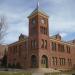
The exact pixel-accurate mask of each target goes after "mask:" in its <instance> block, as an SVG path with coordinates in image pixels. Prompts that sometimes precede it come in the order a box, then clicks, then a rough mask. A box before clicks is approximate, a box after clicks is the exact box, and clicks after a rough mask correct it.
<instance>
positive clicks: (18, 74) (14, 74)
mask: <svg viewBox="0 0 75 75" xmlns="http://www.w3.org/2000/svg"><path fill="white" fill-rule="evenodd" d="M0 75H32V74H31V73H28V72H8V71H7V72H6V71H0Z"/></svg>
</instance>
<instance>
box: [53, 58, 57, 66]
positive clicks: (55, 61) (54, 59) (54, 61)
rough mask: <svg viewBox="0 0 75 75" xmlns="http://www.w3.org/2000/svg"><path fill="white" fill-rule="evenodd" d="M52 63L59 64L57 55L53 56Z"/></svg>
mask: <svg viewBox="0 0 75 75" xmlns="http://www.w3.org/2000/svg"><path fill="white" fill-rule="evenodd" d="M52 63H53V65H57V57H52Z"/></svg>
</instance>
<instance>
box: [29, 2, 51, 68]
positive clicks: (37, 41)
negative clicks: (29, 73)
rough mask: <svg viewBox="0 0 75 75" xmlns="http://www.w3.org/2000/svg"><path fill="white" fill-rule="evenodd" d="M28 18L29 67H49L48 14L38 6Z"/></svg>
mask: <svg viewBox="0 0 75 75" xmlns="http://www.w3.org/2000/svg"><path fill="white" fill-rule="evenodd" d="M28 18H29V47H28V62H29V68H49V67H50V42H49V41H50V40H49V29H48V28H49V26H48V18H49V17H48V15H47V14H46V13H45V12H44V11H42V10H41V9H40V8H39V3H38V4H37V7H36V9H35V10H34V11H33V12H32V13H31V14H30V15H29V16H28Z"/></svg>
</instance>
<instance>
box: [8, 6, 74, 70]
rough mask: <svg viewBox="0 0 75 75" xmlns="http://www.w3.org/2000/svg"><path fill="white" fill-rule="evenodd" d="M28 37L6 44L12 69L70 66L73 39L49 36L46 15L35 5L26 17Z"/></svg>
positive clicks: (20, 37) (72, 58) (62, 67)
mask: <svg viewBox="0 0 75 75" xmlns="http://www.w3.org/2000/svg"><path fill="white" fill-rule="evenodd" d="M28 19H29V36H24V35H23V34H21V35H20V36H19V40H18V41H17V42H15V43H12V44H9V45H8V56H7V57H8V66H9V67H13V66H14V67H15V68H18V67H19V68H24V69H25V68H53V69H67V70H68V69H72V68H73V67H74V65H75V57H74V54H75V41H74V40H73V41H70V42H64V41H62V38H61V36H60V35H59V34H57V35H54V36H49V23H48V20H49V16H48V15H47V14H46V13H45V12H43V11H42V10H41V9H40V8H39V7H38V6H37V8H36V9H35V10H34V11H33V12H32V13H31V14H30V15H29V16H28Z"/></svg>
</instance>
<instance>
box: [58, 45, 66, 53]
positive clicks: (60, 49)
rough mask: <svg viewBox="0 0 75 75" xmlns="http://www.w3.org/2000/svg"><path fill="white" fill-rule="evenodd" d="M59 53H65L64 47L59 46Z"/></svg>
mask: <svg viewBox="0 0 75 75" xmlns="http://www.w3.org/2000/svg"><path fill="white" fill-rule="evenodd" d="M58 51H59V52H64V51H65V48H64V45H62V44H58Z"/></svg>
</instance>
